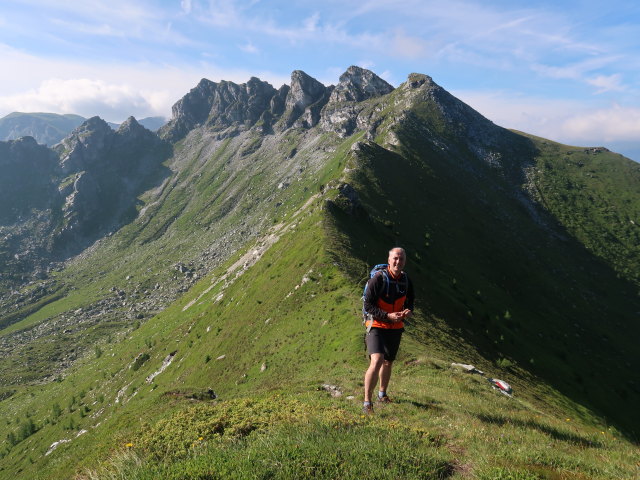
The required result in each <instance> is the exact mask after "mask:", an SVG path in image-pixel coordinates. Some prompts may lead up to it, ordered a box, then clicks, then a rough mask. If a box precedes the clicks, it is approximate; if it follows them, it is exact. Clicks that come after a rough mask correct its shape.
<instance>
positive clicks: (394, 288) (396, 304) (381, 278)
mask: <svg viewBox="0 0 640 480" xmlns="http://www.w3.org/2000/svg"><path fill="white" fill-rule="evenodd" d="M385 275H386V279H385ZM387 279H388V280H387ZM413 300H414V294H413V285H412V284H411V280H410V279H409V277H408V275H407V274H406V273H404V272H402V273H401V274H400V276H399V277H398V278H394V276H393V275H392V274H391V272H390V271H389V270H388V269H387V270H386V271H384V272H378V273H376V274H375V275H374V276H373V277H371V278H370V279H369V282H368V286H367V291H366V293H365V296H364V308H365V310H366V311H367V312H368V313H369V314H370V315H371V317H373V320H372V321H373V325H371V326H372V327H374V328H392V329H398V328H404V322H391V321H388V320H387V313H391V312H401V311H403V310H404V309H405V308H408V309H409V310H413ZM370 323H371V320H369V321H367V322H366V326H369V325H370Z"/></svg>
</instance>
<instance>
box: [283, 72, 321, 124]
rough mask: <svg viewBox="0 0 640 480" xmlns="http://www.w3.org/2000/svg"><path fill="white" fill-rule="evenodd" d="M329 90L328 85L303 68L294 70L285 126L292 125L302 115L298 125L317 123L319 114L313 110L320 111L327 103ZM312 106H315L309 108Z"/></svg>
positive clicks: (286, 103) (287, 100)
mask: <svg viewBox="0 0 640 480" xmlns="http://www.w3.org/2000/svg"><path fill="white" fill-rule="evenodd" d="M327 90H328V89H327V87H325V86H324V85H323V84H322V83H320V82H319V81H317V80H316V79H315V78H313V77H310V76H309V75H307V74H306V73H304V72H303V71H302V70H294V71H293V73H292V74H291V89H290V90H289V94H288V95H287V99H286V102H285V110H286V113H285V115H284V120H283V125H284V127H285V128H288V127H291V126H292V125H293V124H294V123H295V122H296V120H298V119H299V118H300V117H304V118H302V121H301V122H299V125H296V126H301V127H307V128H309V127H313V126H314V125H315V124H317V123H318V118H317V117H318V115H317V114H316V115H314V113H313V112H316V113H319V111H320V109H321V108H322V107H323V106H324V105H325V104H326V103H327V100H328V96H327ZM312 106H315V108H313V109H312V108H308V107H312Z"/></svg>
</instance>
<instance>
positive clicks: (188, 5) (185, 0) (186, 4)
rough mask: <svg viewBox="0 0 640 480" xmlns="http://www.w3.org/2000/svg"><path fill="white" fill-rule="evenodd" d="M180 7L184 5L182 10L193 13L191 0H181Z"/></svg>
mask: <svg viewBox="0 0 640 480" xmlns="http://www.w3.org/2000/svg"><path fill="white" fill-rule="evenodd" d="M180 7H182V11H183V12H184V13H186V14H187V15H189V14H190V13H191V0H181V1H180Z"/></svg>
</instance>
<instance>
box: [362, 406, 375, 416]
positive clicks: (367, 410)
mask: <svg viewBox="0 0 640 480" xmlns="http://www.w3.org/2000/svg"><path fill="white" fill-rule="evenodd" d="M362 413H364V414H365V415H373V405H371V404H369V405H364V406H363V407H362Z"/></svg>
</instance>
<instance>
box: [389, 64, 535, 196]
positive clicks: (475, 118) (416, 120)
mask: <svg viewBox="0 0 640 480" xmlns="http://www.w3.org/2000/svg"><path fill="white" fill-rule="evenodd" d="M394 102H395V107H396V111H397V112H398V114H397V115H398V116H397V122H396V124H397V127H396V128H395V129H394V130H395V132H396V133H398V134H399V135H400V137H402V135H412V136H415V135H420V136H421V137H422V138H423V139H424V140H427V141H432V142H433V143H434V147H435V148H436V149H438V150H442V151H449V152H451V153H453V152H454V150H455V153H456V154H462V157H461V158H464V157H465V156H467V153H468V152H471V153H472V155H473V157H475V160H480V163H478V162H475V161H471V162H470V163H468V167H469V168H470V169H473V170H476V171H477V172H479V168H480V165H482V164H484V165H488V166H490V167H492V168H493V169H498V170H499V171H501V173H502V174H503V175H504V176H505V177H507V178H510V179H511V180H512V181H513V182H515V183H519V182H522V181H523V177H522V175H523V165H522V162H521V160H520V159H521V158H528V157H530V156H531V154H532V152H531V143H530V142H529V141H528V140H526V139H524V138H523V137H521V136H519V135H516V134H515V133H513V132H511V131H509V130H507V129H505V128H502V127H500V126H497V125H495V124H494V123H493V122H492V121H490V120H488V119H487V118H485V117H484V116H482V115H481V114H480V113H478V112H477V111H476V110H474V109H473V108H471V107H470V106H469V105H467V104H466V103H464V102H462V101H461V100H459V99H457V98H456V97H454V96H453V95H451V94H450V93H449V92H447V91H446V90H445V89H444V88H442V87H441V86H439V85H438V84H436V83H435V82H434V81H433V79H432V78H431V77H429V76H428V75H423V74H418V73H412V74H411V75H409V76H408V78H407V81H406V82H405V83H403V84H402V85H401V86H400V87H398V95H396V96H395V98H394ZM415 125H420V131H419V132H418V131H415V130H414V127H413V126H415ZM398 142H402V138H396V139H395V140H392V143H398ZM462 149H464V151H462Z"/></svg>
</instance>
